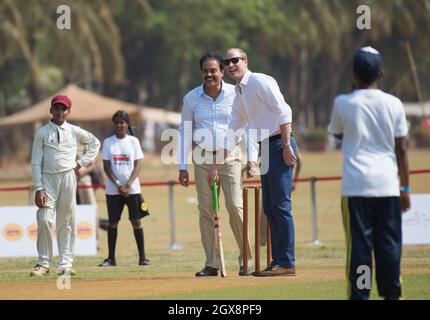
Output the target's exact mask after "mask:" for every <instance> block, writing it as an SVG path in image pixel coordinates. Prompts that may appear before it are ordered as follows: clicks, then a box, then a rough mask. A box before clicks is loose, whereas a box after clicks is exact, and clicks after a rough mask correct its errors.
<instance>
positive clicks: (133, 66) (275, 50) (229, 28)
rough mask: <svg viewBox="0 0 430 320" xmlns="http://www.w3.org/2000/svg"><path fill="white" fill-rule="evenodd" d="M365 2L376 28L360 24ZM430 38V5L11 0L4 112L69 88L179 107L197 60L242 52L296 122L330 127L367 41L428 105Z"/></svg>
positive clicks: (1, 70)
mask: <svg viewBox="0 0 430 320" xmlns="http://www.w3.org/2000/svg"><path fill="white" fill-rule="evenodd" d="M61 4H64V5H68V6H69V7H70V9H71V29H70V30H59V29H58V28H57V25H56V21H57V19H58V17H59V14H58V13H57V12H56V10H57V7H58V6H59V5H61ZM363 4H364V5H367V6H369V7H370V9H371V29H370V30H359V29H358V28H357V26H356V21H357V19H358V18H359V16H360V15H359V14H357V8H358V7H359V6H360V5H363ZM429 34H430V0H367V1H362V0H360V1H359V0H353V1H342V0H291V1H283V0H237V1H229V0H211V1H203V0H168V1H158V0H136V1H130V0H94V1H85V0H73V1H72V0H67V1H66V0H64V1H56V0H26V1H24V0H17V1H15V0H4V1H1V2H0V115H6V114H10V113H13V112H16V111H18V110H19V109H21V108H23V107H25V106H28V105H30V104H31V103H34V102H37V101H39V100H41V99H42V98H44V97H46V96H47V95H50V94H52V93H53V92H55V91H57V90H58V89H60V88H62V87H63V86H65V85H66V84H67V83H69V82H75V83H77V84H79V85H81V86H85V87H87V88H91V89H93V90H95V91H98V92H99V93H103V94H106V95H109V96H112V97H115V98H120V99H124V100H126V101H130V102H134V103H140V104H143V103H145V104H148V105H154V106H159V107H162V108H166V109H169V110H176V111H177V110H180V109H181V108H182V97H183V96H184V95H185V94H186V92H187V91H188V90H190V89H192V88H193V87H195V86H196V85H198V84H199V83H200V81H201V79H200V73H199V66H198V59H199V57H200V56H201V55H202V54H204V53H205V52H207V51H219V52H221V53H224V52H225V50H226V49H227V48H229V47H241V48H243V49H244V50H246V51H247V53H248V57H249V66H250V69H251V70H252V71H255V72H263V73H267V74H269V75H272V76H273V77H274V78H275V79H277V80H278V83H279V85H280V87H281V90H282V92H283V93H284V95H285V98H286V100H287V102H288V103H289V104H290V105H291V106H292V109H293V114H294V118H295V121H296V122H297V123H298V124H300V125H303V126H305V127H314V126H324V125H326V124H327V122H328V117H329V114H330V112H329V111H330V109H331V105H332V101H333V98H334V96H335V95H336V94H338V93H340V92H346V91H349V90H350V86H351V82H352V75H351V59H352V56H353V54H354V52H355V51H356V50H357V49H358V48H359V47H361V46H363V45H372V46H374V47H375V48H377V49H378V50H379V51H380V52H381V53H382V55H383V58H384V66H385V69H386V77H385V80H384V81H383V83H382V86H383V89H385V90H387V91H388V92H391V93H393V94H396V95H398V96H399V97H400V98H401V99H403V100H418V99H419V98H421V99H428V97H429V95H428V93H427V91H426V89H427V88H429V85H430V75H429V72H427V71H428V70H429V68H430V56H429V54H428V52H429V50H430V41H429V37H428V35H429ZM408 46H409V48H410V49H411V50H410V53H411V54H412V55H408V51H407V47H408ZM411 58H413V60H411ZM411 61H413V62H414V63H415V65H416V74H415V76H416V77H418V79H419V83H420V85H421V89H422V90H423V92H422V96H421V97H419V95H418V93H417V86H416V82H414V70H413V67H412V63H411ZM225 80H226V81H230V80H229V79H228V77H227V76H225Z"/></svg>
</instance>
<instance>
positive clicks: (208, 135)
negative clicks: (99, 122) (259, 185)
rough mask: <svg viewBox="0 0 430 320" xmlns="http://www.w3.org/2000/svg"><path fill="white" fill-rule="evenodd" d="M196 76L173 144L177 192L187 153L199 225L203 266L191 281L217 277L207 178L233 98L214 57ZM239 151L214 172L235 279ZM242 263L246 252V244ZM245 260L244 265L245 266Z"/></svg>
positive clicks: (205, 59)
mask: <svg viewBox="0 0 430 320" xmlns="http://www.w3.org/2000/svg"><path fill="white" fill-rule="evenodd" d="M200 71H201V75H202V80H203V83H202V84H201V85H199V86H198V87H196V88H194V89H193V90H191V91H190V92H188V93H187V94H186V95H185V97H184V99H183V100H184V104H183V109H182V115H181V124H180V126H179V132H180V142H179V143H178V152H177V154H178V162H179V181H180V183H181V185H182V186H185V187H187V186H188V185H189V173H188V170H187V159H188V155H189V152H190V150H191V149H192V148H193V163H194V176H195V180H196V189H197V198H198V208H199V212H200V215H199V225H200V234H201V241H202V244H203V248H204V250H205V254H206V262H205V267H204V268H203V270H201V271H199V272H197V273H196V276H197V277H204V276H217V275H218V267H219V261H218V257H217V256H216V250H215V239H216V238H215V229H214V213H213V210H212V191H211V188H210V186H209V185H208V184H207V182H206V181H207V176H208V173H209V170H210V168H211V164H212V163H213V162H214V158H215V157H216V151H217V150H222V149H223V148H224V145H223V143H224V139H225V135H226V132H227V128H228V125H229V122H230V117H231V111H232V104H233V100H234V98H235V91H234V86H233V85H231V84H228V83H225V82H224V81H222V78H223V76H224V68H223V58H222V56H221V55H220V54H219V53H206V54H204V55H203V56H202V57H201V58H200ZM240 160H241V158H240V149H239V147H238V146H237V147H236V148H235V150H234V152H233V153H232V154H231V156H230V157H229V158H228V159H227V161H226V162H225V164H223V165H222V166H221V167H220V169H219V175H220V176H221V179H220V184H221V188H222V190H223V192H224V198H225V204H226V207H227V211H228V213H229V217H230V219H229V222H230V226H231V228H232V230H233V234H234V237H235V239H236V243H237V245H238V248H239V250H240V256H239V258H238V260H239V264H240V267H239V275H244V274H246V273H248V272H249V270H248V271H247V272H244V270H243V268H242V248H243V246H242V243H243V240H242V239H243V237H242V233H243V220H242V210H243V200H242V181H241V161H240ZM248 257H251V248H250V244H249V243H248ZM250 263H251V260H250V261H249V264H248V265H250Z"/></svg>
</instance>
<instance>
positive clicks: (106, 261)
mask: <svg viewBox="0 0 430 320" xmlns="http://www.w3.org/2000/svg"><path fill="white" fill-rule="evenodd" d="M115 266H116V261H115V260H111V259H109V258H108V259H104V260H103V262H102V263H100V264H99V267H115Z"/></svg>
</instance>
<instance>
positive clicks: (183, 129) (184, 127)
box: [176, 97, 194, 170]
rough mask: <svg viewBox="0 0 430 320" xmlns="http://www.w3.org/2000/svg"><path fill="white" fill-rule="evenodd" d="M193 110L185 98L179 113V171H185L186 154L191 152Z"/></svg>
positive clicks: (177, 151) (177, 154) (177, 152)
mask: <svg viewBox="0 0 430 320" xmlns="http://www.w3.org/2000/svg"><path fill="white" fill-rule="evenodd" d="M193 118H194V116H193V109H192V106H191V104H190V102H189V101H188V99H187V98H186V97H185V98H184V99H183V107H182V113H181V124H180V125H179V139H178V145H177V149H176V156H177V160H178V164H179V170H186V169H187V160H188V154H189V153H190V150H191V145H192V141H193Z"/></svg>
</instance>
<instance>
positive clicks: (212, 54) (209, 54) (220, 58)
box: [199, 51, 224, 70]
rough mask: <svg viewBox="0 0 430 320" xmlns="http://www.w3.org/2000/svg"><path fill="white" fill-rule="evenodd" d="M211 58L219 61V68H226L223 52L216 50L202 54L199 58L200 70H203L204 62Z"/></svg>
mask: <svg viewBox="0 0 430 320" xmlns="http://www.w3.org/2000/svg"><path fill="white" fill-rule="evenodd" d="M209 59H213V60H216V61H218V64H219V69H220V70H224V64H223V60H224V58H223V56H222V55H221V53H219V52H216V51H215V52H206V53H205V54H204V55H202V56H201V58H200V60H199V64H200V70H202V68H203V63H204V62H205V61H206V60H209Z"/></svg>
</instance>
